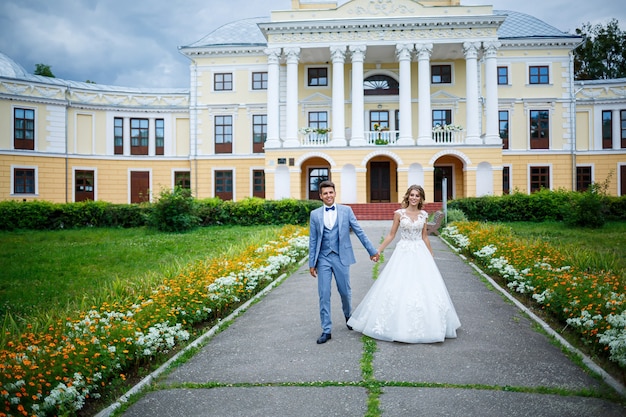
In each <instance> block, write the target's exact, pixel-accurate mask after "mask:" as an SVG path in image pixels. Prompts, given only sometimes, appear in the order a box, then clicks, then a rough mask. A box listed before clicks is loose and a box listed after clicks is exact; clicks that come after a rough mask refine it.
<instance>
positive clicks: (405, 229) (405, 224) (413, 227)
mask: <svg viewBox="0 0 626 417" xmlns="http://www.w3.org/2000/svg"><path fill="white" fill-rule="evenodd" d="M398 212H399V213H400V239H402V240H411V241H416V240H422V229H423V228H424V226H425V225H426V221H427V220H428V213H426V212H425V211H424V210H422V211H421V212H420V213H419V214H418V215H417V219H415V221H413V220H412V219H411V218H410V217H409V216H408V215H407V214H406V209H400V210H398Z"/></svg>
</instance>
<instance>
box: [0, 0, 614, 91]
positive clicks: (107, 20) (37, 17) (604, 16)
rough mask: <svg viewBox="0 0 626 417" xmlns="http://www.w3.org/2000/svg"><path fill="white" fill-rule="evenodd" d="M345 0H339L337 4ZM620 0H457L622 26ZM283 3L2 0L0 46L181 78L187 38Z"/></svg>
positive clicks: (285, 2)
mask: <svg viewBox="0 0 626 417" xmlns="http://www.w3.org/2000/svg"><path fill="white" fill-rule="evenodd" d="M345 2H346V0H339V4H343V3H345ZM622 2H623V0H596V1H590V0H523V1H520V0H491V1H489V0H461V4H463V5H477V4H492V5H493V6H494V9H508V10H515V11H518V12H523V13H528V14H531V15H533V16H535V17H538V18H539V19H542V20H544V21H546V22H548V23H550V24H551V25H552V26H554V27H556V28H558V29H560V30H562V31H565V32H569V33H573V32H574V30H575V29H576V28H578V27H580V26H581V25H582V24H583V23H586V22H590V23H592V24H596V23H602V24H606V22H608V21H609V20H610V19H611V18H616V19H618V20H619V22H620V27H621V28H622V29H626V8H625V7H624V6H623V5H622ZM289 8H291V0H184V1H180V2H178V1H172V0H2V1H0V52H3V53H4V54H6V55H8V56H9V57H11V58H12V59H13V60H15V61H16V62H17V63H18V64H20V65H22V66H23V67H24V68H25V69H26V71H28V72H30V73H32V72H33V71H34V69H35V64H38V63H43V64H46V65H49V66H50V67H51V70H52V72H53V73H54V75H55V76H56V77H57V78H63V79H68V80H75V81H86V80H91V81H95V82H97V83H98V84H109V85H119V86H130V87H155V88H159V87H183V88H187V87H188V86H189V60H188V59H187V58H186V57H185V56H183V55H182V54H180V52H179V51H178V47H179V46H184V45H189V44H191V43H193V42H195V41H197V40H198V39H200V38H202V37H204V36H205V35H207V34H208V33H210V32H212V31H213V30H215V29H217V28H218V27H220V26H222V25H224V24H226V23H229V22H232V21H235V20H238V19H243V18H249V17H257V16H269V13H270V11H271V10H286V9H289Z"/></svg>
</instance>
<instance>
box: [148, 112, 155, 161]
mask: <svg viewBox="0 0 626 417" xmlns="http://www.w3.org/2000/svg"><path fill="white" fill-rule="evenodd" d="M148 155H149V156H154V155H156V122H155V120H154V118H153V117H151V118H149V119H148Z"/></svg>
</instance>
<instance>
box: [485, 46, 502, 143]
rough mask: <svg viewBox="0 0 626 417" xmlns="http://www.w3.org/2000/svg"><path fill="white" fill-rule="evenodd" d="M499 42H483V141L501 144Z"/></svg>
mask: <svg viewBox="0 0 626 417" xmlns="http://www.w3.org/2000/svg"><path fill="white" fill-rule="evenodd" d="M499 47H500V42H484V43H483V48H484V50H485V84H486V86H485V94H486V96H487V97H486V100H487V106H486V113H487V114H486V118H487V130H486V136H485V143H486V144H488V145H491V144H501V143H502V139H501V138H500V127H499V126H498V59H497V52H498V48H499Z"/></svg>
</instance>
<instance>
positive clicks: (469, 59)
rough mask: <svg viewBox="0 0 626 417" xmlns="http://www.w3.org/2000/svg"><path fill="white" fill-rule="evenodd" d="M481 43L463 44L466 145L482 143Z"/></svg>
mask: <svg viewBox="0 0 626 417" xmlns="http://www.w3.org/2000/svg"><path fill="white" fill-rule="evenodd" d="M479 47H480V43H479V42H465V43H463V52H464V53H465V66H466V69H465V85H466V94H465V95H466V100H467V102H466V124H467V126H466V132H467V136H466V137H465V143H468V144H476V143H482V141H481V139H480V131H479V126H480V124H479V123H478V121H479V117H480V114H479V106H478V59H477V58H478V48H479Z"/></svg>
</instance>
